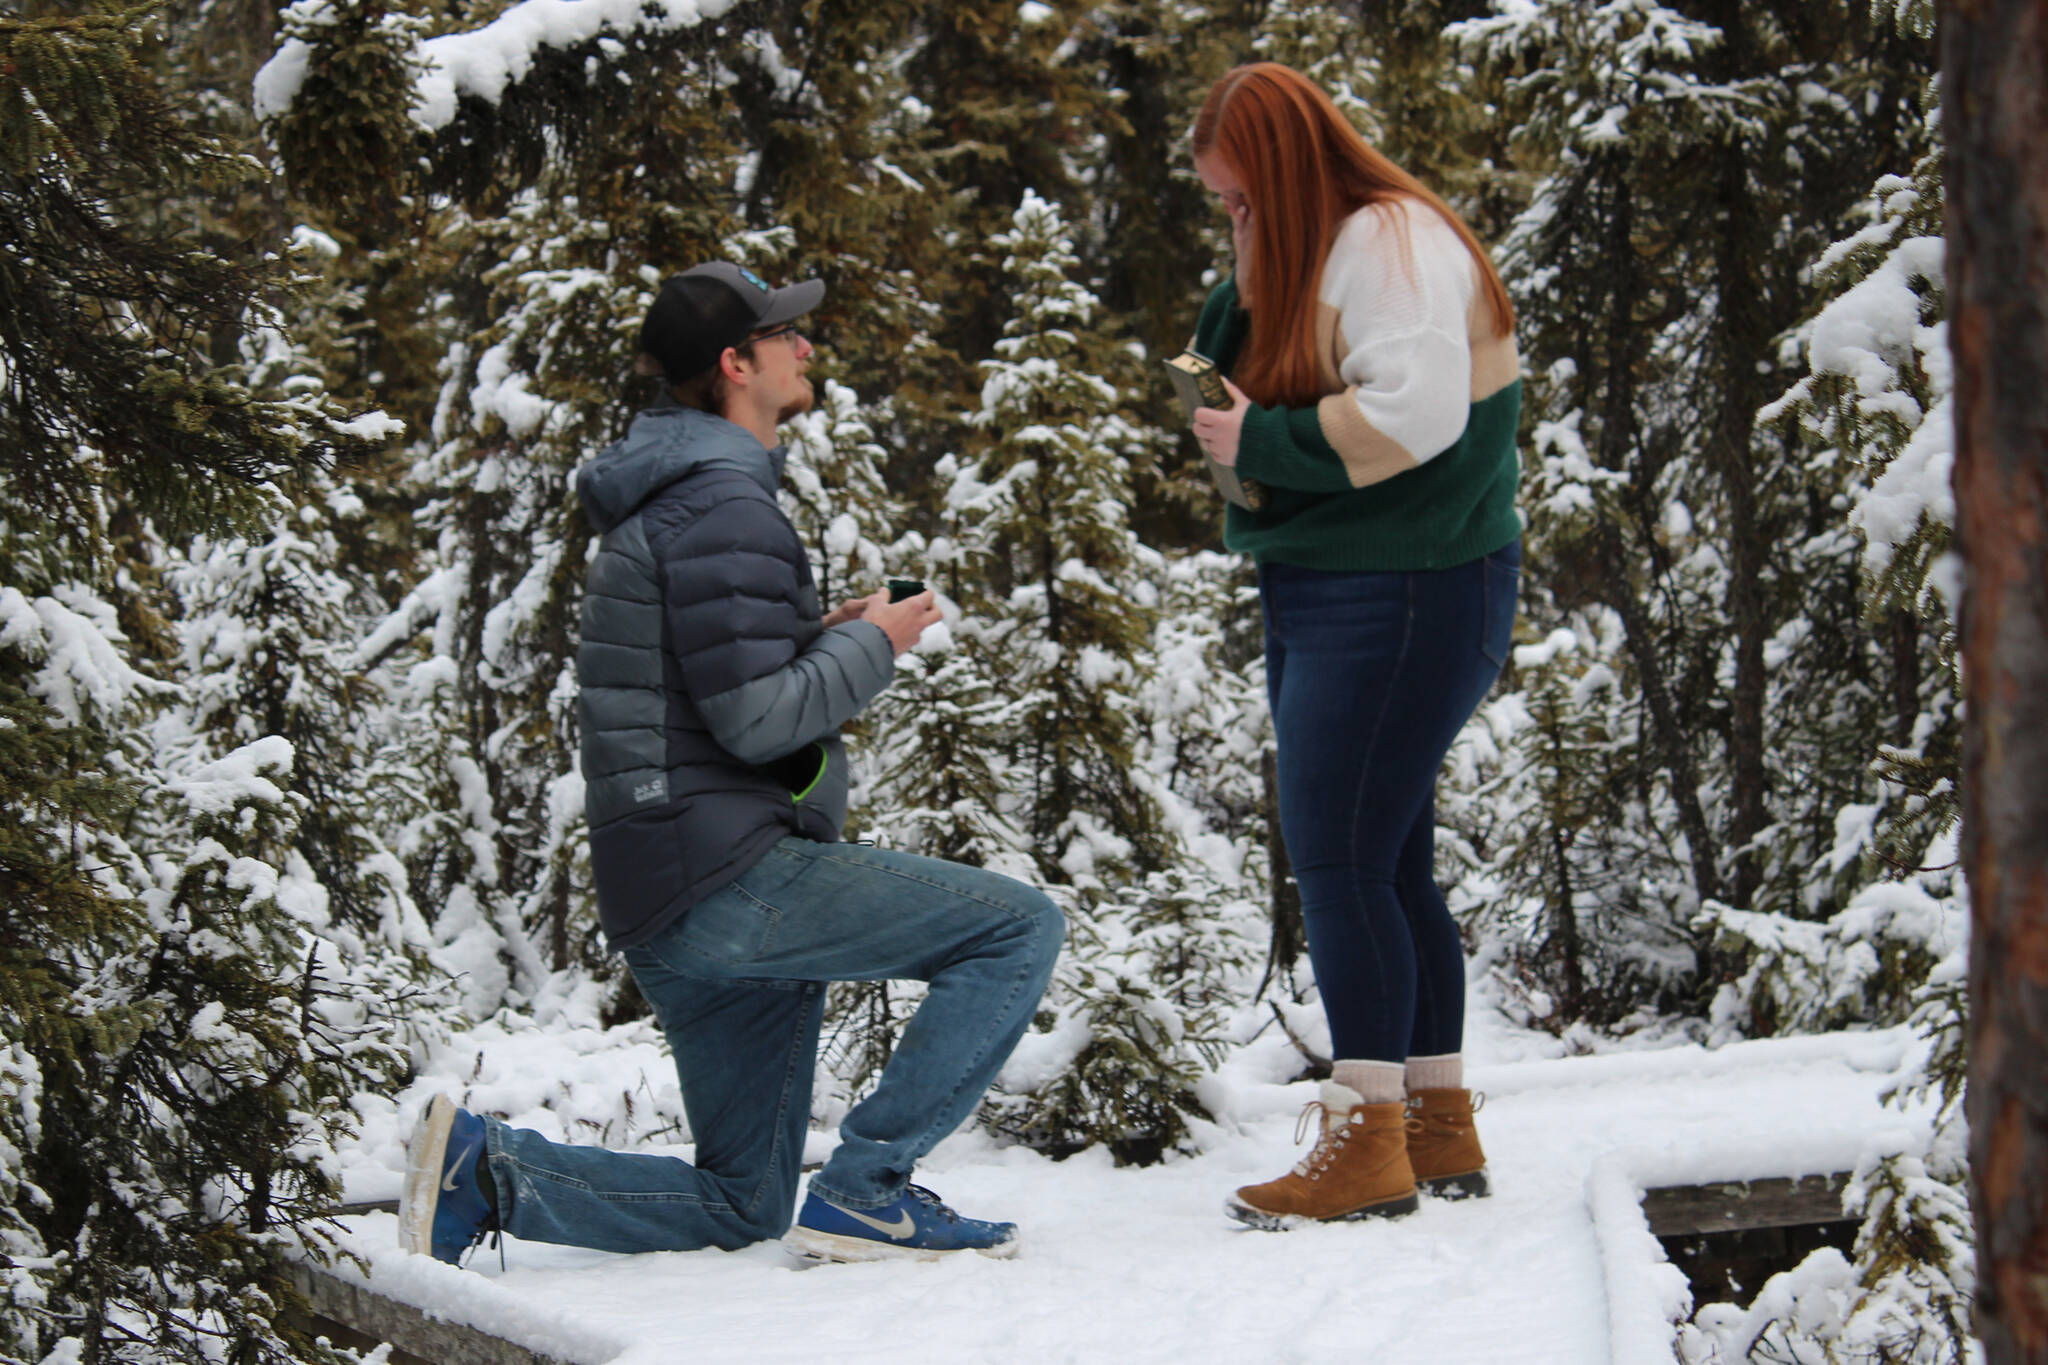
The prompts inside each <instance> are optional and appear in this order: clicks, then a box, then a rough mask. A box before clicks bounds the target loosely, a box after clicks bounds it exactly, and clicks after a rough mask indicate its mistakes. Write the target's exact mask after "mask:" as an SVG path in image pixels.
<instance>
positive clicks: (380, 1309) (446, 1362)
mask: <svg viewBox="0 0 2048 1365" xmlns="http://www.w3.org/2000/svg"><path fill="white" fill-rule="evenodd" d="M292 1278H293V1279H294V1280H295V1281H297V1283H298V1286H299V1292H300V1293H302V1294H304V1295H305V1296H306V1303H307V1306H308V1308H310V1310H311V1311H312V1314H313V1317H314V1319H315V1326H316V1327H317V1326H318V1324H319V1320H321V1319H326V1320H328V1321H330V1322H334V1323H338V1324H340V1325H341V1326H342V1327H343V1328H345V1329H347V1330H348V1331H349V1332H351V1333H354V1334H356V1335H358V1336H361V1337H366V1338H369V1339H370V1340H372V1341H378V1342H388V1343H389V1344H390V1345H391V1347H392V1349H393V1353H394V1359H396V1358H399V1357H406V1356H409V1357H412V1358H414V1359H417V1360H421V1361H429V1362H432V1365H583V1363H582V1362H578V1361H572V1360H564V1359H562V1358H560V1357H558V1356H550V1355H542V1354H541V1353H540V1352H538V1351H531V1350H528V1349H527V1348H526V1347H524V1346H521V1345H519V1344H517V1343H516V1342H511V1341H507V1340H505V1339H504V1338H503V1337H495V1336H492V1335H491V1334H490V1333H489V1332H486V1331H483V1330H482V1329H481V1328H476V1327H470V1326H467V1325H466V1324H463V1323H457V1322H446V1321H443V1320H442V1319H440V1318H435V1317H429V1316H428V1315H427V1314H426V1313H425V1312H424V1311H423V1310H421V1309H418V1308H415V1307H413V1306H412V1305H411V1304H409V1303H400V1302H399V1301H398V1300H396V1299H393V1298H389V1297H387V1296H385V1295H383V1294H379V1293H378V1292H377V1291H376V1290H375V1289H372V1288H371V1287H370V1286H368V1285H366V1284H360V1283H357V1282H355V1281H352V1280H345V1279H342V1278H341V1277H340V1276H338V1275H336V1274H334V1273H333V1272H332V1271H329V1270H327V1269H325V1268H323V1267H321V1266H317V1265H312V1264H310V1263H308V1262H305V1261H300V1262H298V1263H297V1264H296V1265H294V1266H293V1268H292ZM344 1344H345V1343H344Z"/></svg>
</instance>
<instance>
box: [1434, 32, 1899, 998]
mask: <svg viewBox="0 0 2048 1365" xmlns="http://www.w3.org/2000/svg"><path fill="white" fill-rule="evenodd" d="M1710 18H1711V20H1712V21H1711V22H1708V21H1705V20H1703V19H1702V18H1701V17H1698V16H1697V15H1696V14H1693V13H1680V12H1678V11H1676V10H1673V9H1670V8H1667V7H1662V6H1658V5H1654V4H1643V3H1633V2H1631V3H1619V2H1617V3H1601V4H1595V5H1582V4H1564V3H1541V4H1536V5H1531V6H1525V7H1519V8H1517V9H1516V10H1515V11H1513V12H1512V13H1509V14H1504V15H1502V16H1501V17H1499V18H1495V19H1489V20H1483V21H1475V22H1473V23H1470V24H1467V25H1464V26H1461V27H1460V28H1459V29H1458V30H1457V32H1458V34H1459V36H1460V37H1461V38H1462V39H1463V40H1464V41H1467V42H1469V43H1471V44H1473V50H1474V51H1475V52H1477V53H1479V54H1481V55H1483V56H1484V57H1485V58H1486V59H1487V60H1488V61H1489V62H1491V63H1494V64H1496V69H1498V70H1499V71H1501V72H1502V73H1503V74H1506V75H1509V76H1512V77H1513V83H1512V86H1511V89H1512V98H1511V100H1510V113H1511V116H1512V117H1513V119H1514V121H1515V122H1516V123H1517V124H1518V125H1520V128H1521V132H1520V135H1519V140H1518V156H1519V157H1520V158H1521V159H1522V161H1523V164H1525V165H1528V166H1531V167H1537V168H1542V169H1544V171H1545V175H1544V178H1543V180H1542V181H1541V182H1540V184H1539V185H1538V187H1537V189H1536V192H1535V197H1534V201H1533V203H1532V204H1531V206H1530V208H1529V209H1528V210H1527V211H1526V212H1525V213H1524V214H1523V215H1522V216H1521V218H1520V220H1519V222H1518V225H1517V227H1516V229H1515V230H1514V232H1513V233H1512V234H1510V236H1509V238H1508V239H1507V241H1506V243H1505V246H1504V249H1503V251H1502V253H1501V256H1502V261H1503V264H1504V267H1505V272H1506V275H1507V277H1508V279H1509V283H1510V288H1511V289H1513V290H1515V291H1516V293H1517V298H1518V303H1519V306H1520V308H1521V317H1522V324H1521V329H1520V333H1521V338H1522V341H1523V344H1524V350H1525V354H1526V355H1527V357H1528V359H1529V363H1530V380H1529V382H1530V389H1529V393H1528V402H1527V407H1528V411H1529V416H1530V421H1531V423H1532V426H1534V427H1535V428H1536V430H1537V431H1538V433H1539V444H1541V443H1542V442H1541V440H1540V436H1541V433H1543V432H1545V431H1548V432H1549V433H1551V439H1550V440H1549V442H1548V450H1549V451H1551V452H1554V453H1556V454H1558V455H1559V456H1560V458H1559V460H1558V461H1556V462H1555V463H1546V465H1545V466H1544V467H1543V468H1541V469H1538V470H1534V471H1532V478H1531V479H1530V487H1529V489H1528V495H1527V496H1526V497H1525V505H1527V506H1528V507H1529V508H1530V512H1531V525H1530V532H1529V542H1530V544H1529V548H1530V562H1531V564H1532V566H1540V568H1539V569H1538V571H1537V572H1533V573H1532V575H1531V578H1532V582H1531V584H1530V591H1529V592H1528V593H1527V594H1526V598H1525V608H1526V610H1525V614H1526V615H1527V616H1528V617H1529V618H1530V623H1531V624H1532V625H1533V626H1534V627H1535V630H1534V632H1533V633H1534V634H1535V635H1537V636H1539V637H1540V636H1543V635H1547V634H1549V633H1550V631H1551V630H1552V629H1553V628H1555V627H1559V626H1571V624H1572V622H1571V619H1570V618H1571V617H1572V616H1573V615H1574V614H1584V615H1586V616H1587V617H1588V620H1589V623H1591V617H1592V616H1594V615H1606V614H1611V615H1612V618H1613V619H1614V621H1615V623H1617V624H1618V625H1619V632H1618V636H1612V637H1610V634H1609V632H1607V631H1606V630H1604V629H1602V628H1600V627H1599V626H1598V625H1597V624H1594V628H1593V629H1590V630H1584V631H1581V630H1577V629H1575V631H1574V633H1575V636H1577V637H1579V638H1582V639H1584V640H1587V641H1594V640H1603V639H1608V638H1614V639H1615V640H1616V643H1617V644H1618V646H1619V648H1618V650H1617V651H1616V652H1615V653H1614V654H1613V655H1612V656H1611V657H1610V658H1609V659H1608V660H1603V661H1602V662H1608V663H1609V664H1610V666H1613V667H1615V669H1616V671H1617V673H1618V675H1619V678H1620V685H1619V689H1618V692H1617V694H1616V695H1617V697H1618V698H1623V699H1627V700H1628V702H1629V703H1634V702H1635V701H1636V700H1637V699H1640V705H1639V707H1638V708H1637V709H1636V715H1635V718H1634V719H1632V720H1631V721H1630V725H1631V726H1632V727H1633V731H1634V734H1633V738H1631V737H1630V735H1629V734H1628V732H1627V731H1626V730H1625V729H1624V728H1622V727H1620V726H1617V725H1615V724H1613V723H1612V720H1613V719H1614V718H1613V717H1607V718H1603V719H1602V720H1601V721H1600V724H1601V726H1602V729H1603V731H1604V733H1603V735H1602V736H1601V737H1600V742H1602V743H1615V742H1619V741H1627V742H1629V745H1630V747H1629V748H1628V749H1627V750H1626V751H1623V752H1621V753H1618V754H1616V757H1617V758H1618V759H1621V760H1623V762H1622V763H1621V765H1620V766H1621V768H1623V769H1625V771H1616V770H1614V769H1609V770H1607V771H1608V772H1609V773H1610V774H1611V775H1612V776H1615V777H1619V778H1620V780H1621V781H1622V783H1623V786H1622V790H1625V791H1627V792H1628V793H1629V795H1630V799H1631V801H1632V808H1633V809H1635V810H1640V811H1641V812H1643V815H1644V819H1642V820H1641V821H1640V822H1637V823H1634V824H1632V825H1630V826H1627V827H1625V828H1623V829H1621V830H1619V831H1615V834H1616V838H1614V839H1612V840H1608V839H1584V838H1581V837H1580V835H1581V833H1582V831H1581V830H1579V829H1576V828H1564V829H1555V830H1552V829H1548V828H1546V820H1547V818H1548V817H1547V816H1546V815H1545V814H1544V812H1543V811H1542V810H1541V809H1540V808H1536V807H1531V808H1528V809H1527V810H1526V812H1525V814H1524V816H1523V817H1522V818H1521V819H1520V820H1519V821H1518V822H1517V824H1516V825H1514V826H1512V827H1509V828H1507V829H1504V830H1502V831H1501V832H1500V833H1501V836H1502V838H1503V839H1504V840H1505V843H1504V845H1503V846H1502V848H1501V849H1500V850H1498V853H1499V856H1500V859H1501V862H1500V866H1501V867H1502V868H1503V869H1504V871H1505V872H1506V873H1507V874H1508V875H1507V876H1506V877H1504V878H1503V879H1501V881H1500V883H1499V885H1500V887H1501V889H1502V890H1503V891H1504V893H1505V898H1504V903H1506V904H1523V903H1527V902H1528V901H1529V899H1530V898H1531V897H1539V898H1540V897H1542V896H1543V895H1544V894H1545V890H1544V887H1543V886H1542V885H1540V884H1538V881H1537V873H1538V870H1539V869H1541V868H1543V867H1544V866H1546V864H1550V865H1554V864H1555V862H1556V859H1557V857H1559V856H1562V857H1564V858H1568V859H1570V860H1572V861H1573V862H1574V863H1576V864H1578V866H1577V868H1576V870H1575V871H1574V873H1573V876H1572V878H1571V881H1572V882H1573V884H1575V885H1599V884H1602V883H1609V884H1614V885H1623V886H1631V887H1638V888H1644V889H1645V891H1646V895H1645V896H1644V898H1643V899H1642V901H1641V902H1640V903H1637V904H1631V905H1626V906H1611V905H1599V906H1596V907H1594V909H1595V910H1596V913H1595V914H1594V916H1593V917H1592V918H1590V919H1587V918H1584V917H1581V919H1580V922H1579V924H1578V926H1577V928H1578V930H1580V931H1582V932H1583V934H1584V936H1585V937H1586V938H1587V939H1589V940H1594V941H1600V942H1606V943H1613V944H1627V943H1630V942H1635V943H1641V944H1643V945H1644V946H1645V951H1642V952H1635V951H1633V950H1631V949H1628V948H1626V947H1623V948H1621V949H1620V950H1619V952H1617V953H1613V954H1610V955H1609V960H1613V961H1624V960H1634V961H1642V962H1648V963H1651V964H1655V968H1656V969H1655V970H1653V971H1650V972H1645V973H1643V974H1641V975H1640V976H1638V977H1637V978H1636V979H1635V980H1634V981H1632V982H1630V981H1622V980H1618V979H1606V980H1602V979H1598V978H1594V979H1591V980H1589V981H1588V983H1587V986H1588V989H1589V990H1593V991H1595V992H1597V994H1598V995H1599V997H1600V998H1601V999H1602V1000H1603V1001H1604V1002H1606V1006H1605V1007H1606V1009H1607V1011H1608V1013H1609V1014H1610V1015H1613V1016H1622V1015H1626V1014H1627V1013H1628V1012H1629V1010H1630V1009H1631V1008H1632V1007H1634V1006H1635V1005H1637V1004H1648V1005H1654V1006H1659V1007H1673V1006H1676V1007H1680V1008H1684V1009H1697V1008H1700V1007H1701V1006H1703V1005H1704V1001H1705V997H1706V996H1707V995H1709V994H1711V990H1712V987H1713V984H1714V982H1713V980H1712V978H1713V976H1714V975H1715V974H1716V972H1717V971H1718V967H1717V965H1716V963H1715V961H1714V960H1713V959H1712V958H1711V956H1710V948H1711V940H1710V938H1709V936H1708V934H1707V932H1706V931H1705V930H1704V929H1701V928H1698V927H1696V926H1695V925H1694V923H1693V921H1694V917H1695V915H1696V914H1697V913H1698V912H1699V911H1700V910H1701V909H1703V908H1705V907H1707V906H1708V905H1709V903H1721V904H1726V905H1730V906H1733V907H1736V908H1741V909H1752V910H1753V909H1772V910H1781V911H1785V912H1788V913H1797V914H1800V915H1803V916H1806V917H1809V918H1810V917H1817V916H1818V917H1825V916H1826V915H1827V914H1830V913H1832V912H1833V911H1835V910H1837V909H1839V908H1841V905H1842V903H1843V902H1842V899H1841V894H1842V893H1841V889H1839V888H1836V889H1834V890H1832V891H1829V890H1827V889H1824V888H1819V887H1816V886H1815V885H1814V882H1813V879H1812V878H1811V876H1810V875H1809V872H1810V869H1811V868H1812V867H1813V866H1814V864H1815V863H1816V861H1817V860H1818V859H1819V858H1821V857H1822V856H1823V855H1824V854H1825V853H1826V852H1827V851H1828V850H1829V849H1830V848H1832V847H1833V844H1834V824H1835V815H1836V813H1837V811H1839V810H1840V809H1841V808H1842V806H1843V805H1845V804H1848V803H1850V802H1852V801H1855V800H1858V799H1862V798H1863V796H1864V795H1865V794H1867V793H1868V791H1869V789H1870V779H1869V775H1868V773H1867V772H1866V769H1865V763H1864V758H1863V753H1864V751H1865V747H1866V746H1864V745H1861V744H1854V743H1845V742H1843V741H1844V740H1847V739H1850V738H1852V737H1854V736H1857V735H1867V734H1869V733H1871V732H1873V731H1874V730H1875V729H1877V728H1879V727H1880V726H1882V725H1883V723H1884V720H1885V718H1886V715H1887V712H1888V709H1889V698H1890V696H1891V690H1892V689H1891V687H1890V683H1889V679H1890V675H1891V674H1892V672H1893V671H1894V667H1895V666H1894V664H1893V663H1892V661H1891V658H1890V653H1889V651H1888V650H1886V649H1883V648H1880V647H1878V646H1877V644H1876V643H1875V642H1873V641H1871V640H1870V639H1869V638H1868V635H1867V632H1865V631H1863V629H1862V627H1861V624H1860V622H1861V607H1860V603H1859V601H1858V599H1857V593H1856V577H1855V556H1854V553H1853V546H1852V545H1850V544H1848V543H1847V541H1846V538H1845V537H1844V536H1843V535H1842V533H1841V527H1840V514H1839V512H1838V511H1837V510H1836V509H1835V507H1834V505H1833V497H1834V495H1835V492H1836V490H1835V489H1833V488H1828V487H1825V486H1816V484H1815V481H1814V477H1813V476H1814V473H1815V472H1816V471H1813V470H1811V469H1809V467H1808V461H1807V460H1806V458H1805V456H1804V454H1803V452H1801V451H1800V450H1798V449H1797V448H1796V447H1795V446H1793V445H1791V444H1789V443H1788V442H1787V441H1786V440H1785V439H1784V434H1783V432H1782V431H1781V430H1779V429H1778V428H1777V427H1775V426H1773V425H1771V424H1769V423H1765V422H1762V421H1759V420H1758V417H1757V413H1758V411H1759V409H1761V408H1762V407H1763V406H1764V405H1765V404H1766V403H1767V402H1769V401H1770V400H1771V399H1773V398H1775V397H1776V396H1777V395H1778V394H1779V393H1781V392H1782V391H1783V389H1784V387H1785V386H1786V385H1787V384H1788V383H1790V382H1791V378H1792V374H1791V373H1790V368H1789V367H1790V365H1791V364H1792V363H1793V361H1794V359H1795V358H1796V357H1795V354H1794V353H1790V352H1787V351H1786V350H1785V349H1784V348H1783V347H1782V346H1781V345H1780V339H1781V338H1782V337H1783V336H1784V335H1785V334H1786V333H1787V332H1788V331H1789V329H1791V328H1792V327H1793V326H1794V325H1795V324H1796V323H1797V322H1798V321H1799V320H1800V319H1801V318H1803V317H1805V316H1808V315H1809V313H1810V310H1811V309H1812V308H1813V307H1814V305H1815V303H1816V302H1817V301H1816V299H1815V298H1814V296H1813V293H1812V288H1811V284H1810V282H1809V281H1808V280H1807V279H1806V278H1805V277H1804V275H1803V273H1802V269H1801V262H1803V261H1806V260H1810V259H1813V258H1814V257H1817V256H1818V255H1819V254H1820V251H1821V250H1822V248H1823V247H1824V245H1825V243H1826V241H1827V240H1828V239H1829V238H1830V237H1831V236H1832V234H1833V232H1834V228H1835V224H1836V223H1838V222H1839V221H1840V220H1841V217H1842V215H1843V213H1844V212H1845V211H1846V210H1847V209H1848V207H1849V206H1850V205H1851V204H1852V203H1853V202H1854V201H1855V199H1856V198H1857V197H1858V196H1859V195H1860V194H1862V193H1863V192H1864V191H1865V189H1867V187H1868V185H1869V183H1870V181H1871V180H1872V179H1873V178H1874V176H1875V175H1876V174H1877V172H1878V170H1879V169H1880V168H1882V167H1884V166H1886V165H1888V164H1897V162H1898V160H1899V158H1900V157H1901V156H1902V155H1903V156H1905V157H1907V158H1910V157H1911V156H1912V155H1913V154H1914V151H1913V144H1914V142H1915V140H1916V139H1917V138H1918V137H1919V136H1920V134H1919V133H1918V131H1917V124H1915V123H1914V122H1913V120H1912V119H1911V117H1910V115H1911V108H1912V97H1913V93H1914V91H1915V90H1916V89H1917V86H1918V81H1919V79H1920V76H1921V74H1923V73H1920V72H1918V71H1916V70H1914V69H1913V65H1912V63H1911V61H1910V60H1909V59H1906V58H1903V57H1902V56H1901V54H1900V53H1899V52H1898V51H1897V49H1896V47H1895V45H1892V44H1890V43H1889V42H1888V41H1886V40H1885V39H1884V38H1883V37H1882V36H1881V35H1874V34H1873V31H1872V28H1871V26H1870V25H1869V24H1868V23H1867V22H1866V16H1865V15H1864V14H1863V13H1862V11H1861V10H1860V9H1858V8H1852V7H1849V6H1847V5H1845V4H1829V5H1824V6H1819V7H1816V6H1811V5H1806V4H1776V3H1750V2H1749V0H1736V2H1734V3H1729V4H1726V5H1722V6H1718V7H1716V8H1715V9H1713V10H1712V11H1711V15H1710ZM1560 657H1562V656H1560ZM1601 709H1602V711H1603V712H1605V711H1612V710H1615V709H1621V708H1614V707H1604V708H1601ZM1532 738H1533V736H1532ZM1509 761H1511V762H1512V761H1513V759H1512V756H1510V759H1509ZM1578 804H1580V803H1571V805H1578ZM1674 865H1675V867H1676V868H1677V870H1678V872H1679V874H1680V875H1679V876H1677V877H1673V876H1671V875H1670V871H1671V869H1672V868H1673V867H1674ZM1550 880H1551V881H1552V882H1553V884H1556V879H1555V878H1554V877H1552V878H1551V879H1550ZM1501 903H1503V902H1502V901H1499V900H1497V901H1496V904H1501ZM1553 918H1555V917H1553ZM1672 944H1678V945H1681V951H1680V952H1679V953H1678V954H1677V955H1675V956H1674V955H1672V954H1671V953H1670V952H1669V951H1668V947H1669V945H1672ZM1532 946H1533V947H1534V949H1535V950H1536V955H1537V956H1540V955H1541V953H1542V951H1543V948H1544V946H1545V944H1544V941H1543V940H1540V939H1539V940H1537V941H1536V942H1535V944H1534V945H1532ZM1531 960H1532V962H1533V960H1534V959H1533V958H1532V959H1531ZM1525 965H1526V964H1525ZM1538 975H1539V976H1541V973H1540V972H1539V973H1538ZM1552 984H1555V983H1552Z"/></svg>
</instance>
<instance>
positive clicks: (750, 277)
mask: <svg viewBox="0 0 2048 1365" xmlns="http://www.w3.org/2000/svg"><path fill="white" fill-rule="evenodd" d="M737 269H738V270H739V272H740V278H741V279H743V280H745V281H746V282H747V283H748V284H751V285H753V286H754V288H756V289H758V290H760V291H761V292H762V293H764V294H766V293H769V292H770V291H769V288H768V286H767V285H765V284H763V283H762V282H761V277H760V276H759V275H756V274H755V273H754V272H753V271H751V270H749V269H747V268H746V267H745V266H739V267H737Z"/></svg>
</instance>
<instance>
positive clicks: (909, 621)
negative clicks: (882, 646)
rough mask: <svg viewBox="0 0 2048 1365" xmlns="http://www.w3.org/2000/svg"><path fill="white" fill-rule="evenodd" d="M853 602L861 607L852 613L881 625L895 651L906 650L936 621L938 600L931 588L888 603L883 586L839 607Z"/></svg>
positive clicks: (887, 593)
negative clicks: (872, 594) (878, 590)
mask: <svg viewBox="0 0 2048 1365" xmlns="http://www.w3.org/2000/svg"><path fill="white" fill-rule="evenodd" d="M855 605H858V606H859V607H860V611H858V612H857V613H855V615H857V616H859V618H860V619H861V620H863V621H870V622H873V623H874V624H875V625H878V626H880V627H881V628H882V633H883V634H884V635H887V636H888V637H889V647H890V648H891V649H893V650H895V651H896V652H897V653H898V654H903V653H906V652H908V651H909V649H910V648H911V646H913V645H915V644H916V643H917V640H918V637H919V636H920V635H923V634H924V633H925V630H926V628H928V627H930V626H935V625H937V624H938V623H939V599H938V597H937V596H936V595H935V594H934V593H933V592H932V590H931V589H930V588H926V589H925V590H924V591H923V592H921V593H919V594H917V596H915V597H906V598H904V599H903V600H902V601H901V602H891V601H890V600H889V592H888V589H886V588H885V589H883V590H882V591H881V592H878V593H876V594H875V595H874V596H872V597H864V598H862V599H861V600H860V602H859V603H857V604H856V603H853V602H848V603H847V604H846V605H845V606H844V607H841V608H840V610H841V611H844V610H845V609H846V607H851V606H855ZM834 614H835V615H836V614H837V613H834ZM849 619H851V618H849Z"/></svg>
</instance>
